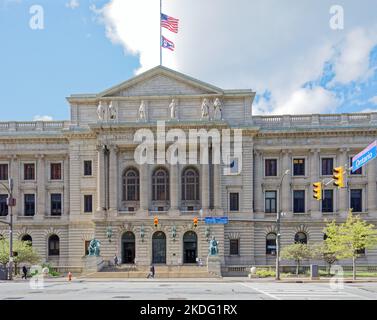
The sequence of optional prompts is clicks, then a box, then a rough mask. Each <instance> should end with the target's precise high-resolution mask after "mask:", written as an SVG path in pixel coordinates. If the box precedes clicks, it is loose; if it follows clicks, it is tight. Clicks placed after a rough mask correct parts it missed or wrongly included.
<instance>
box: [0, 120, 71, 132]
mask: <svg viewBox="0 0 377 320" xmlns="http://www.w3.org/2000/svg"><path fill="white" fill-rule="evenodd" d="M69 125H70V122H69V121H17V122H16V121H10V122H0V132H4V131H9V132H25V131H61V130H63V129H68V128H69Z"/></svg>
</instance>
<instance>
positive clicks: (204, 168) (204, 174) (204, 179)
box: [201, 164, 209, 214]
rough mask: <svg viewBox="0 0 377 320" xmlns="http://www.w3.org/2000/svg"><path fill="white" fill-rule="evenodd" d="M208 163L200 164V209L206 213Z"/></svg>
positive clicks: (207, 205)
mask: <svg viewBox="0 0 377 320" xmlns="http://www.w3.org/2000/svg"><path fill="white" fill-rule="evenodd" d="M208 166H209V164H202V165H201V171H202V174H201V182H202V183H201V186H202V197H201V198H202V209H203V214H208V209H209V167H208Z"/></svg>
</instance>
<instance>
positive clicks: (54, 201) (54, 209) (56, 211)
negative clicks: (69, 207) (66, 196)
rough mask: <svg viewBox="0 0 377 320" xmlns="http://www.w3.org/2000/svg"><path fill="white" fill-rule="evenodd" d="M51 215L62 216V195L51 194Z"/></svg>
mask: <svg viewBox="0 0 377 320" xmlns="http://www.w3.org/2000/svg"><path fill="white" fill-rule="evenodd" d="M51 215H52V216H61V215H62V195H61V193H52V194H51Z"/></svg>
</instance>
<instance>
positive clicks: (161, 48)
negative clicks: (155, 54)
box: [159, 0, 162, 66]
mask: <svg viewBox="0 0 377 320" xmlns="http://www.w3.org/2000/svg"><path fill="white" fill-rule="evenodd" d="M161 13H162V0H160V17H159V21H160V66H162V27H161Z"/></svg>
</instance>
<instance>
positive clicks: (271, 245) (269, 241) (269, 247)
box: [266, 232, 276, 255]
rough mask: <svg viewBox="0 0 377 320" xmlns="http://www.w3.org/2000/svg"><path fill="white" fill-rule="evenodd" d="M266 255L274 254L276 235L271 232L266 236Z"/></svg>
mask: <svg viewBox="0 0 377 320" xmlns="http://www.w3.org/2000/svg"><path fill="white" fill-rule="evenodd" d="M266 254H272V255H275V254H276V234H275V233H273V232H271V233H269V234H268V235H267V236H266Z"/></svg>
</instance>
